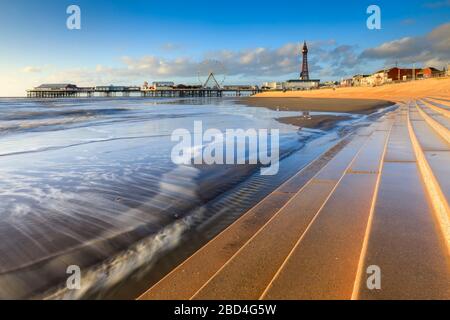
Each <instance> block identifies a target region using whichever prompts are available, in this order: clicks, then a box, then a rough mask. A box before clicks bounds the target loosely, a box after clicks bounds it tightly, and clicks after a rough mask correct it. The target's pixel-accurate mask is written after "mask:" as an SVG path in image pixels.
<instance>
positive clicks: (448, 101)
mask: <svg viewBox="0 0 450 320" xmlns="http://www.w3.org/2000/svg"><path fill="white" fill-rule="evenodd" d="M427 99H429V100H431V101H435V102H438V103H442V104H444V105H447V106H450V99H449V98H446V97H428V98H427Z"/></svg>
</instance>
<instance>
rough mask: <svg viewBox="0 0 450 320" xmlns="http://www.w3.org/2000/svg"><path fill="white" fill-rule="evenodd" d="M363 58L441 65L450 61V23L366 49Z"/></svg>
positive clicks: (387, 61)
mask: <svg viewBox="0 0 450 320" xmlns="http://www.w3.org/2000/svg"><path fill="white" fill-rule="evenodd" d="M361 59H375V60H384V61H385V63H387V64H392V63H395V62H399V63H407V64H411V63H422V64H424V65H428V66H435V67H441V66H444V65H446V64H447V63H448V62H449V61H450V23H446V24H443V25H441V26H439V27H437V28H435V29H434V30H433V31H431V32H430V33H428V34H427V35H424V36H418V37H406V38H402V39H399V40H394V41H390V42H386V43H383V44H382V45H380V46H378V47H376V48H371V49H367V50H365V51H364V52H363V53H362V54H361Z"/></svg>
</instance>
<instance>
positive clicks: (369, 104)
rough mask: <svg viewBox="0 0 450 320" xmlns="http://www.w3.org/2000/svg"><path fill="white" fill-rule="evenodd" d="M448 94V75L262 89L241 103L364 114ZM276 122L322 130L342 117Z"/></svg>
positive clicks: (332, 116) (316, 117) (314, 117)
mask: <svg viewBox="0 0 450 320" xmlns="http://www.w3.org/2000/svg"><path fill="white" fill-rule="evenodd" d="M429 96H435V97H444V98H445V97H450V78H443V79H428V80H418V81H414V82H407V83H400V84H390V85H384V86H380V87H351V88H336V89H321V90H313V91H287V92H281V91H273V92H264V93H261V94H258V95H256V96H253V97H250V98H244V99H243V102H244V103H245V104H247V105H249V106H254V107H265V108H270V109H273V110H279V111H322V112H344V113H362V114H368V113H371V112H373V111H374V110H376V109H379V108H383V107H388V106H390V105H393V104H395V103H396V102H400V101H405V100H409V99H411V98H421V97H429ZM278 120H279V121H281V122H283V123H287V124H292V125H295V126H299V127H306V128H319V129H324V130H326V129H327V128H329V127H331V126H333V125H334V123H335V122H337V121H341V120H345V119H342V117H340V116H335V115H320V116H317V115H316V116H312V117H311V118H305V117H302V116H299V117H288V118H280V119H278Z"/></svg>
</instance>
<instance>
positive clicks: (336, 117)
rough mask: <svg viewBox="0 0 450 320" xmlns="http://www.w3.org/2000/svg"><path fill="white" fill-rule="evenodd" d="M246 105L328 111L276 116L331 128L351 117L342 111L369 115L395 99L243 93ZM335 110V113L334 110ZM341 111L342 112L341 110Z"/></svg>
mask: <svg viewBox="0 0 450 320" xmlns="http://www.w3.org/2000/svg"><path fill="white" fill-rule="evenodd" d="M240 101H241V102H243V103H244V104H246V105H247V106H251V107H262V108H269V109H271V110H277V111H298V112H330V114H320V115H309V114H304V115H299V116H291V117H280V118H277V119H276V120H277V121H279V122H281V123H284V124H289V125H293V126H296V127H299V128H308V129H319V130H325V131H327V130H330V129H331V128H333V127H334V126H335V125H336V123H338V122H341V121H345V120H350V119H351V117H350V116H348V115H345V113H352V114H361V115H369V114H371V113H373V112H375V111H376V110H378V109H381V108H387V107H390V106H392V105H394V104H395V102H391V101H386V100H378V99H348V98H346V99H335V98H305V97H294V98H293V97H246V98H242V99H241V100H240ZM333 113H336V114H333ZM340 113H342V114H340Z"/></svg>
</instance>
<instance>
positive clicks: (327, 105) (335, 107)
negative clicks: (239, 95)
mask: <svg viewBox="0 0 450 320" xmlns="http://www.w3.org/2000/svg"><path fill="white" fill-rule="evenodd" d="M267 94H275V93H270V92H268V93H267ZM243 103H245V104H247V105H249V106H252V107H264V108H270V109H272V110H279V111H320V112H346V113H360V114H369V113H372V112H373V111H375V110H376V109H379V108H383V107H388V106H391V105H393V104H394V102H391V101H387V100H379V99H351V98H339V99H334V98H305V97H282V96H281V97H265V96H262V97H258V96H257V97H250V98H244V99H243Z"/></svg>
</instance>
